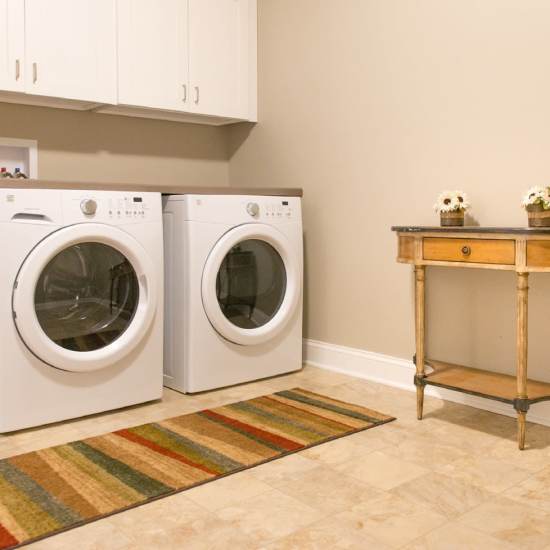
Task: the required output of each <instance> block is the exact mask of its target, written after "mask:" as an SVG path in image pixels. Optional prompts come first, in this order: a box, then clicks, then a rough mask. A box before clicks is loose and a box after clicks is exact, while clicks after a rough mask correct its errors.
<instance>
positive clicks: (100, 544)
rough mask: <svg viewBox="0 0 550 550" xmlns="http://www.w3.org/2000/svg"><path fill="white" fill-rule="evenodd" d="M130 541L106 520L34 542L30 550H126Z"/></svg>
mask: <svg viewBox="0 0 550 550" xmlns="http://www.w3.org/2000/svg"><path fill="white" fill-rule="evenodd" d="M131 544H132V539H131V538H130V537H128V536H127V535H126V534H125V533H124V532H123V531H121V530H119V529H117V528H116V527H115V526H114V525H113V524H111V523H109V522H108V521H107V520H103V521H96V522H94V523H89V524H87V525H83V526H82V527H78V528H76V529H71V530H70V531H66V532H65V533H60V534H59V535H54V536H53V537H48V538H47V539H44V540H41V541H38V542H35V543H34V544H31V545H29V546H28V547H27V548H29V549H32V550H65V549H66V550H69V549H73V548H74V549H76V548H78V550H127V548H128V546H130V545H131Z"/></svg>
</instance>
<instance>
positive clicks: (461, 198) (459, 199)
mask: <svg viewBox="0 0 550 550" xmlns="http://www.w3.org/2000/svg"><path fill="white" fill-rule="evenodd" d="M468 208H470V203H469V202H468V197H467V196H466V193H463V192H462V191H443V192H442V193H441V195H439V197H438V199H437V202H436V203H435V205H434V209H435V211H436V212H459V211H460V210H468Z"/></svg>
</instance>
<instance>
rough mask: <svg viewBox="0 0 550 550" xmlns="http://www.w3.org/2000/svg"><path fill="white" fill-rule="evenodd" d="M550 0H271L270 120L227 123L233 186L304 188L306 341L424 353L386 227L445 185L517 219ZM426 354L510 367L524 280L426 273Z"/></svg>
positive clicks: (530, 165) (423, 209)
mask: <svg viewBox="0 0 550 550" xmlns="http://www.w3.org/2000/svg"><path fill="white" fill-rule="evenodd" d="M548 21H550V2H548V1H546V0H514V1H512V0H341V1H338V2H330V1H328V0H300V1H299V2H297V1H296V0H260V1H259V78H260V82H259V98H260V104H259V108H260V111H259V119H260V123H259V124H258V125H257V126H256V127H253V128H251V127H249V126H247V125H241V126H238V127H235V128H234V129H233V130H232V131H231V132H232V151H233V157H232V159H231V161H230V166H229V174H230V184H231V185H236V186H237V185H247V186H249V185H258V186H262V185H263V186H276V185H287V186H302V187H303V188H304V190H305V199H304V222H305V245H306V270H307V274H306V325H305V332H306V335H307V336H308V337H310V338H314V339H318V340H323V341H327V342H333V343H337V344H342V345H347V346H353V347H357V348H363V349H367V350H372V351H376V352H382V353H386V354H390V355H395V356H402V357H410V356H411V355H412V353H413V331H412V321H413V302H412V300H413V294H412V288H413V287H412V275H411V270H410V268H409V267H408V266H403V265H397V264H396V263H395V261H394V258H395V237H394V235H393V234H392V233H391V232H390V226H391V225H392V224H407V223H408V224H435V223H437V222H438V220H437V217H436V216H435V214H434V213H433V211H432V205H433V203H434V202H435V198H436V196H437V194H438V193H439V191H440V190H442V189H445V188H461V189H464V190H465V191H466V192H468V193H469V195H470V198H471V202H472V203H473V205H474V209H473V212H472V214H473V216H474V218H475V219H476V220H478V221H479V222H480V223H481V224H483V225H521V224H524V223H525V214H524V212H523V211H522V210H521V208H520V206H519V204H520V200H521V196H522V193H523V191H524V190H525V189H526V187H528V186H530V185H535V184H541V183H542V184H543V183H546V184H548V183H550V170H549V166H550V154H549V153H550V71H549V70H548V55H549V54H548V52H549V51H550V33H549V32H548ZM429 271H430V272H429V273H428V284H429V287H430V288H429V292H428V310H429V335H430V345H429V349H430V351H431V352H432V354H433V356H438V357H440V358H446V359H449V360H453V359H454V360H457V361H458V360H462V361H466V362H469V363H471V364H478V365H480V366H487V367H490V368H493V369H504V370H512V369H513V364H514V360H513V359H514V352H513V344H514V324H513V322H514V321H513V319H514V295H513V288H514V277H513V275H512V274H509V273H493V272H480V271H477V270H462V271H455V270H445V269H443V268H441V269H432V270H429ZM531 286H532V302H531V321H532V329H533V330H532V336H533V339H532V346H531V350H530V351H531V357H532V366H533V369H532V372H533V373H534V374H535V375H538V376H541V377H545V378H547V379H550V370H549V369H547V368H546V367H545V363H547V362H548V353H547V346H546V342H547V340H548V336H549V334H550V323H549V320H550V277H548V276H546V277H545V276H543V275H535V276H533V277H532V281H531Z"/></svg>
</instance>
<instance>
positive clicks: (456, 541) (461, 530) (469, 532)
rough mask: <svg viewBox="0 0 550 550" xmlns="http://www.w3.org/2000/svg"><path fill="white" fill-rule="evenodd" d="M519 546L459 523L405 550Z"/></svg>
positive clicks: (491, 549) (506, 549)
mask: <svg viewBox="0 0 550 550" xmlns="http://www.w3.org/2000/svg"><path fill="white" fill-rule="evenodd" d="M514 548H518V547H517V546H514V545H511V544H508V543H506V542H504V541H501V540H498V539H496V538H494V537H491V536H489V535H486V534H485V533H481V532H479V531H476V530H475V529H471V528H469V527H467V526H466V525H461V524H459V523H446V524H445V525H443V526H441V527H439V528H437V529H435V530H434V531H431V532H430V533H428V534H427V535H425V536H423V537H421V538H419V539H417V540H415V541H414V542H412V543H411V544H408V545H407V546H406V547H404V549H403V550H513V549H514Z"/></svg>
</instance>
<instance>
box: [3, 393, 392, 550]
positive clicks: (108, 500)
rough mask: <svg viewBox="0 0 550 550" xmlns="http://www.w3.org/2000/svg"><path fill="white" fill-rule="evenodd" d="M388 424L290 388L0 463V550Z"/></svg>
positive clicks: (374, 414)
mask: <svg viewBox="0 0 550 550" xmlns="http://www.w3.org/2000/svg"><path fill="white" fill-rule="evenodd" d="M391 420H394V418H392V417H390V416H386V415H384V414H381V413H379V412H376V411H373V410H370V409H367V408H365V407H361V406H359V405H353V404H350V403H345V402H343V401H339V400H337V399H332V398H330V397H326V396H324V395H319V394H316V393H313V392H310V391H307V390H303V389H300V388H295V389H292V390H287V391H279V392H276V393H274V394H271V395H266V396H263V397H257V398H255V399H250V400H247V401H241V402H239V403H233V404H231V405H225V406H223V407H218V408H215V409H208V410H203V411H200V412H196V413H192V414H186V415H183V416H178V417H175V418H170V419H168V420H163V421H162V422H154V423H151V424H143V425H142V426H136V427H133V428H128V429H124V430H118V431H116V432H112V433H108V434H106V435H101V436H98V437H91V438H88V439H83V440H81V441H74V442H72V443H68V444H65V445H59V446H56V447H50V448H48V449H43V450H41V451H35V452H31V453H26V454H22V455H18V456H14V457H11V458H7V459H3V460H1V461H0V548H1V549H7V548H16V547H18V546H21V545H23V544H27V543H29V542H33V541H35V540H38V539H41V538H44V537H47V536H50V535H53V534H56V533H59V532H61V531H65V530H67V529H71V528H73V527H78V526H79V525H82V524H84V523H88V522H90V521H93V520H96V519H99V518H102V517H105V516H108V515H111V514H114V513H116V512H121V511H123V510H126V509H128V508H132V507H134V506H138V505H140V504H144V503H147V502H149V501H151V500H154V499H157V498H160V497H164V496H168V495H171V494H174V493H176V492H179V491H183V490H185V489H189V488H191V487H194V486H196V485H199V484H201V483H205V482H208V481H212V480H215V479H217V478H219V477H222V476H225V475H228V474H232V473H235V472H238V471H241V470H244V469H246V468H250V467H252V466H256V465H258V464H261V463H264V462H267V461H269V460H273V459H276V458H279V457H282V456H285V455H288V454H290V453H294V452H296V451H300V450H301V449H306V448H308V447H312V446H314V445H318V444H320V443H323V442H326V441H330V440H332V439H335V438H338V437H342V436H345V435H349V434H352V433H355V432H358V431H362V430H366V429H368V428H372V427H374V426H378V425H380V424H384V423H386V422H390V421H391Z"/></svg>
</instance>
